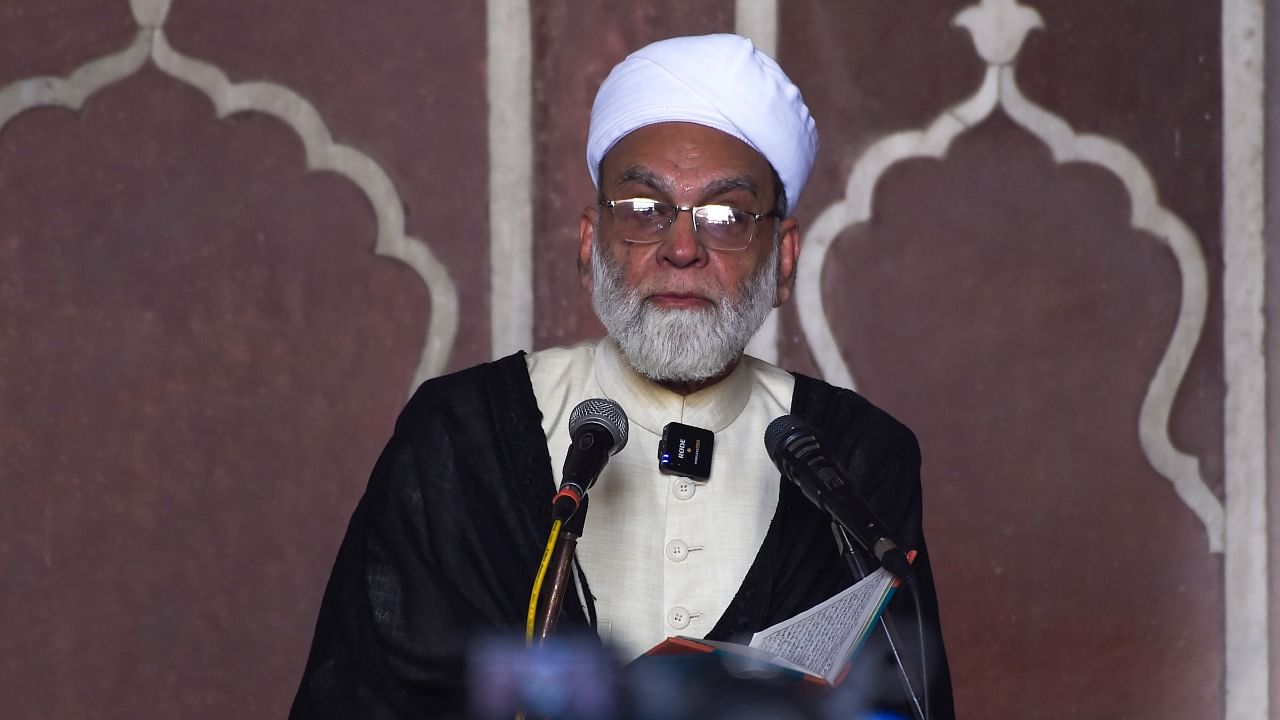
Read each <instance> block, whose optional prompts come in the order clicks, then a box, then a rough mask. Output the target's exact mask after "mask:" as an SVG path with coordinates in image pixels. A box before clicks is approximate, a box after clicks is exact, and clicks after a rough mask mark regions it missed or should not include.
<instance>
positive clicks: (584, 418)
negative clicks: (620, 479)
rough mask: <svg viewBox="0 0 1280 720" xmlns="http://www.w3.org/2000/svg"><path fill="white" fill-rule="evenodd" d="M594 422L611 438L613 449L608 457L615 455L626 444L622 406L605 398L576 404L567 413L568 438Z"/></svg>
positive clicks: (625, 422)
mask: <svg viewBox="0 0 1280 720" xmlns="http://www.w3.org/2000/svg"><path fill="white" fill-rule="evenodd" d="M589 422H594V423H596V424H598V425H600V426H602V427H604V429H605V430H608V431H609V434H610V435H612V436H613V449H612V450H610V452H609V454H610V455H616V454H617V453H618V451H619V450H621V449H622V448H623V447H625V446H626V444H627V436H628V434H629V430H628V425H627V414H626V413H625V412H623V411H622V406H621V405H619V404H618V403H616V402H614V401H612V400H608V399H606V398H588V399H586V400H583V401H582V402H580V403H578V405H577V406H576V407H575V408H574V409H573V411H572V412H570V413H569V436H570V437H573V435H574V433H576V432H577V431H578V428H580V427H582V426H583V425H584V424H585V423H589Z"/></svg>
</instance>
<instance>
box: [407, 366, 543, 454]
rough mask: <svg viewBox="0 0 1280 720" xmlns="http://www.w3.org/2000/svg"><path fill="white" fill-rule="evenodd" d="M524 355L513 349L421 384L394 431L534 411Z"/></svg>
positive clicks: (468, 421) (416, 429)
mask: <svg viewBox="0 0 1280 720" xmlns="http://www.w3.org/2000/svg"><path fill="white" fill-rule="evenodd" d="M524 357H525V355H524V352H516V353H513V354H511V355H508V356H506V357H504V358H500V359H498V360H494V361H492V362H486V363H481V364H479V365H473V366H472V367H469V368H466V369H463V370H458V371H456V372H453V373H449V374H448V375H441V376H440V377H435V378H431V379H430V380H427V381H426V382H424V383H422V384H421V385H419V386H418V389H417V390H415V391H414V393H413V396H412V397H411V398H410V399H409V402H408V403H407V404H406V405H405V407H404V409H403V410H402V411H401V412H400V417H399V418H398V419H397V420H396V429H395V432H396V434H397V435H402V436H412V435H414V434H415V431H418V430H421V429H422V428H424V427H429V426H435V425H437V424H438V423H441V422H457V423H461V424H462V425H463V426H465V425H471V424H473V423H475V422H476V421H477V420H490V419H492V418H493V417H494V416H495V414H496V415H499V416H501V415H505V414H508V413H510V412H517V413H520V412H525V413H527V412H528V411H530V410H532V411H533V412H534V413H536V412H537V406H536V404H535V403H534V401H533V391H532V389H531V388H530V385H529V372H528V369H527V368H526V365H525V360H524Z"/></svg>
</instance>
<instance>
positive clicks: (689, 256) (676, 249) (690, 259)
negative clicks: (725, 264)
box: [658, 208, 707, 267]
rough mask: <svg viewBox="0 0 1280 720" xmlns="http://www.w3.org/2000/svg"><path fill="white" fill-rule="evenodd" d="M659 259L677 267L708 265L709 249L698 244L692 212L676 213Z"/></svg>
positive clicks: (680, 211)
mask: <svg viewBox="0 0 1280 720" xmlns="http://www.w3.org/2000/svg"><path fill="white" fill-rule="evenodd" d="M658 258H659V260H662V261H665V262H667V263H670V264H671V265H673V266H675V267H689V266H691V265H697V264H699V263H706V260H707V249H706V248H704V247H703V246H702V243H700V242H698V233H697V230H695V229H694V226H693V211H692V210H689V209H688V208H680V210H679V211H678V212H677V213H676V219H675V222H673V223H671V227H669V228H667V231H666V237H664V238H663V239H662V243H661V244H660V245H659V247H658Z"/></svg>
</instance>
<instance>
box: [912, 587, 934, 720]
mask: <svg viewBox="0 0 1280 720" xmlns="http://www.w3.org/2000/svg"><path fill="white" fill-rule="evenodd" d="M907 588H908V589H910V590H911V604H912V605H914V606H915V608H916V630H917V632H919V634H920V683H921V686H922V688H923V689H924V717H925V720H929V659H928V658H927V657H925V654H924V610H923V609H922V608H921V607H920V590H919V588H917V587H916V576H915V573H912V574H911V575H910V576H909V577H908V578H907Z"/></svg>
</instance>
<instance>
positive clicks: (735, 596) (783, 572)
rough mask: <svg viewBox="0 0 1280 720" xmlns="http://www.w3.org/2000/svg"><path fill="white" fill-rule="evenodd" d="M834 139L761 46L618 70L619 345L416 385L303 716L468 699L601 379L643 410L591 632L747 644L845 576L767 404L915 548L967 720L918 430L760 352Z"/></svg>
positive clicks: (598, 503) (732, 46) (619, 487)
mask: <svg viewBox="0 0 1280 720" xmlns="http://www.w3.org/2000/svg"><path fill="white" fill-rule="evenodd" d="M816 150H817V133H816V129H815V127H814V123H813V120H812V119H811V118H810V116H809V112H808V109H807V108H806V107H805V105H804V102H803V100H802V99H801V98H800V94H799V91H798V90H797V89H796V87H795V86H794V85H793V84H792V83H791V81H790V80H789V79H788V78H787V77H786V75H785V74H783V72H782V70H781V69H780V68H779V67H778V66H777V64H776V63H774V62H773V61H772V60H771V59H770V58H768V57H767V56H765V55H763V54H762V53H760V52H758V51H756V50H755V48H754V47H753V46H752V45H751V43H750V42H749V41H748V40H746V39H744V38H740V37H737V36H732V35H713V36H704V37H693V38H675V39H671V40H667V41H663V42H659V43H655V44H653V45H650V46H649V47H646V48H644V49H642V50H640V51H638V52H636V53H634V54H632V55H631V56H629V57H628V58H627V59H626V60H624V61H623V62H622V63H621V64H620V65H619V66H617V67H616V68H614V70H613V72H612V73H611V74H610V75H609V77H608V78H607V79H606V80H605V82H604V84H603V85H602V86H601V88H600V91H599V93H598V95H597V98H596V102H595V105H594V107H593V109H592V118H591V128H590V133H589V138H588V148H587V155H588V167H589V170H590V172H591V175H592V179H593V180H594V181H595V183H596V187H597V189H598V198H597V200H598V201H597V202H596V203H595V204H594V205H592V206H590V207H588V208H586V209H585V210H584V212H583V214H582V218H581V221H580V248H579V255H578V262H579V267H580V270H581V276H582V283H583V285H584V287H585V288H587V289H588V290H589V291H590V293H591V297H592V304H593V307H594V308H595V311H596V313H597V315H598V316H599V317H600V319H601V321H602V322H603V324H604V326H605V328H606V329H607V331H608V337H607V338H606V339H604V340H602V341H599V342H593V343H586V344H582V345H579V346H576V347H571V348H557V349H551V350H544V351H540V352H537V353H534V354H532V355H529V356H528V357H523V356H522V354H517V355H514V356H511V357H508V358H504V359H502V360H498V361H496V362H493V363H488V364H485V365H482V366H479V367H476V368H471V369H469V370H465V371H462V372H460V373H456V374H454V375H451V376H448V377H444V378H438V379H436V380H432V381H430V382H428V383H426V384H424V385H423V387H422V388H420V389H419V391H418V392H417V393H416V394H415V396H414V398H413V400H411V401H410V403H409V404H408V406H407V407H406V408H405V410H404V412H403V413H402V415H401V417H400V419H399V421H398V422H397V425H396V431H395V434H394V435H393V437H392V439H391V441H390V442H389V444H388V446H387V448H386V450H385V451H384V452H383V455H382V456H381V457H380V458H379V461H378V463H377V466H376V467H375V469H374V472H373V476H372V478H371V480H370V483H369V488H368V490H367V492H366V493H365V496H364V497H363V498H362V500H361V502H360V505H359V506H358V508H357V509H356V512H355V514H354V516H353V518H352V521H351V525H350V527H349V529H348V532H347V536H346V539H345V540H344V542H343V545H342V548H341V550H340V551H339V555H338V559H337V561H336V563H335V567H334V571H333V576H332V578H331V579H330V582H329V586H328V588H327V589H326V592H325V598H324V602H323V606H322V608H321V612H320V618H319V621H318V623H317V629H316V637H315V641H314V644H313V647H312V651H311V657H310V659H309V661H308V663H307V669H306V673H305V676H304V678H303V682H302V687H301V688H300V689H299V692H298V697H297V700H296V701H295V704H294V709H293V716H294V717H298V718H302V717H419V716H423V715H451V714H461V713H463V712H464V705H463V702H464V694H463V680H462V658H463V656H464V655H465V653H466V650H467V646H468V642H469V641H470V640H472V639H473V638H474V637H476V636H477V635H479V634H482V633H484V632H493V631H497V630H502V629H506V630H510V631H513V632H514V631H518V629H519V628H521V627H523V624H524V618H525V613H526V603H527V601H528V597H529V590H530V587H531V584H532V582H533V578H534V573H535V570H536V568H537V565H538V560H539V555H540V552H541V549H542V546H543V543H544V540H545V534H546V533H547V531H548V528H549V527H550V524H551V505H550V498H551V496H552V495H553V494H554V491H555V487H556V485H557V483H558V480H559V467H558V466H557V464H556V463H554V462H553V459H562V458H564V457H565V452H566V450H567V447H568V444H569V436H568V430H567V419H568V415H569V413H570V411H571V409H572V408H573V407H574V406H575V405H577V403H579V402H580V401H581V400H583V399H586V398H592V397H605V398H610V399H612V400H614V401H616V402H618V403H619V404H620V405H621V406H622V408H623V409H624V410H625V411H626V413H627V415H628V416H629V419H630V439H629V441H628V443H627V445H626V446H625V448H623V450H622V451H621V452H619V453H618V455H617V456H615V457H613V458H612V459H611V460H610V462H609V464H608V465H607V466H606V468H605V470H604V472H603V473H602V475H601V477H600V480H599V481H598V483H597V484H596V487H595V488H594V489H593V490H592V491H591V496H590V500H591V506H590V512H589V514H588V515H587V518H586V528H585V533H584V535H583V539H582V541H581V542H580V543H579V545H578V560H579V564H580V569H581V576H580V577H581V578H584V579H585V582H583V583H581V585H582V587H577V588H575V591H574V592H572V593H570V595H569V597H571V598H573V597H576V596H580V597H581V602H574V601H568V602H566V606H565V610H564V612H565V618H564V620H562V623H561V626H562V627H563V628H567V630H569V631H572V630H573V629H574V628H575V627H576V628H584V627H588V626H592V625H593V629H594V630H595V633H596V634H597V635H598V636H599V637H600V638H601V639H602V640H603V641H604V642H605V643H606V644H607V645H609V646H611V647H613V648H615V649H616V650H618V651H619V653H620V654H621V655H622V656H623V657H625V658H627V659H630V658H633V657H636V656H637V655H639V654H641V653H643V652H644V650H645V649H647V648H648V647H651V646H652V645H654V644H655V643H657V642H659V641H661V640H662V639H663V638H665V637H667V636H668V635H676V634H683V635H705V636H707V637H711V638H715V639H729V638H733V639H745V638H747V637H749V635H750V634H751V633H752V632H754V631H757V630H760V629H762V628H764V627H767V626H768V625H771V624H773V623H776V622H778V621H780V620H783V619H786V618H788V617H791V616H792V615H794V614H796V613H798V612H800V611H803V610H805V609H807V608H809V607H811V606H812V605H814V604H815V603H817V602H820V601H822V600H824V599H826V598H828V597H830V596H831V595H832V594H834V593H835V592H837V591H839V590H840V589H842V588H844V587H846V586H848V585H849V584H850V577H849V573H848V571H847V569H846V567H845V566H844V564H843V562H842V560H841V558H840V557H839V555H838V552H837V549H836V545H835V543H834V542H833V538H832V534H831V531H830V528H829V518H827V517H826V516H825V515H824V513H822V512H821V511H820V510H818V509H816V508H815V507H813V506H812V505H811V504H810V503H808V502H807V501H806V500H805V498H804V497H803V496H802V495H801V494H800V493H799V491H798V490H797V489H796V488H795V487H794V486H792V485H791V484H790V483H786V482H783V481H781V479H780V477H779V474H778V471H777V470H776V469H774V467H773V466H772V464H771V463H770V461H769V459H768V457H767V454H766V451H765V448H764V444H763V440H762V439H763V435H764V429H765V427H766V425H767V424H768V423H769V421H770V420H772V419H773V418H775V417H777V416H780V415H783V414H787V413H793V414H796V415H798V416H801V417H803V418H805V419H807V420H808V421H809V422H811V423H813V424H814V425H815V426H817V427H818V428H819V429H820V430H822V431H823V432H824V434H825V435H826V437H827V440H828V441H829V444H830V448H829V450H830V451H831V452H832V454H833V455H835V456H836V457H837V458H838V459H839V461H840V462H841V463H842V465H843V466H844V467H845V468H846V469H847V471H848V473H849V475H850V476H851V478H852V480H853V482H854V484H855V485H856V486H857V488H858V490H859V491H860V493H861V494H862V495H863V497H865V498H867V500H868V501H869V502H870V503H871V505H872V506H873V509H874V510H875V511H876V512H877V513H878V514H879V515H880V517H881V518H882V520H883V521H884V522H885V524H886V526H887V527H888V528H889V530H890V531H891V532H893V533H895V534H896V536H897V539H898V540H899V542H900V543H901V544H902V545H903V546H905V547H907V548H912V549H916V550H918V551H919V553H920V555H919V557H918V558H917V560H916V562H915V566H916V571H917V573H918V575H919V576H920V578H921V580H922V582H921V583H920V585H921V588H922V593H921V601H922V605H923V608H922V609H923V616H924V618H925V622H926V628H925V632H926V639H927V644H928V646H929V647H928V651H927V652H928V656H929V657H930V658H931V662H930V665H931V668H930V670H931V682H930V686H931V690H930V693H929V695H930V697H931V699H932V704H933V708H932V710H933V716H934V717H950V716H951V699H950V686H949V679H948V676H947V672H946V662H945V657H944V656H943V652H942V644H941V640H940V635H939V633H938V628H937V607H936V600H935V598H934V593H933V584H932V579H931V575H930V571H929V562H928V556H927V553H926V552H925V548H924V541H923V537H922V535H921V530H920V485H919V475H918V473H919V462H920V459H919V451H918V448H917V446H916V443H915V438H914V437H913V436H912V434H911V432H910V431H909V430H907V429H906V428H905V427H903V426H902V425H900V424H898V423H897V422H895V421H894V420H893V419H892V418H890V417H889V416H888V415H886V414H884V413H883V412H881V411H880V410H878V409H876V408H875V407H873V406H872V405H870V403H868V402H867V401H866V400H864V399H862V398H861V397H859V396H857V395H855V394H854V393H852V392H849V391H844V390H838V389H835V388H832V387H830V386H828V385H826V384H824V383H821V382H820V381H817V380H813V379H810V378H806V377H803V376H793V375H791V374H789V373H786V372H784V371H782V370H779V369H778V368H775V367H773V366H771V365H769V364H767V363H764V362H762V361H760V360H757V359H754V358H751V357H748V356H745V355H744V354H743V350H744V348H745V346H746V344H747V342H748V340H749V339H750V338H751V336H752V334H754V333H755V331H756V330H757V329H758V328H759V327H760V325H761V323H762V322H763V321H764V319H765V317H766V316H767V315H768V313H769V311H770V309H771V308H773V307H775V306H777V305H780V304H781V303H783V302H785V301H786V300H787V299H788V298H789V296H790V294H791V290H792V286H793V283H794V281H795V268H796V259H797V257H798V254H799V242H800V238H799V229H798V225H797V222H796V220H795V219H794V217H792V211H793V209H794V207H795V204H796V202H797V200H798V199H799V197H800V193H801V190H802V189H803V187H804V184H805V182H806V180H807V177H808V174H809V171H810V169H811V168H812V166H813V160H814V155H815V154H816ZM810 281H811V282H814V281H816V279H812V278H811V279H810ZM673 421H674V422H679V423H683V424H684V425H690V426H696V427H699V428H702V429H704V430H706V431H709V432H711V433H714V452H713V457H712V460H711V469H710V473H709V477H707V478H702V479H692V478H687V477H681V476H677V475H668V474H663V473H662V472H660V471H659V469H658V467H657V461H656V457H657V446H658V441H659V438H660V437H661V435H662V432H663V428H664V427H665V426H666V425H667V423H670V422H673ZM903 595H905V593H904V594H903ZM894 606H895V614H902V613H901V611H899V610H897V609H896V608H898V607H899V606H901V607H905V608H907V610H906V612H905V614H902V619H901V620H900V621H899V624H900V625H909V627H907V628H903V630H904V636H905V637H908V638H911V639H912V640H913V642H911V643H910V648H911V651H910V652H904V654H907V655H909V656H910V657H911V658H915V659H916V660H918V652H915V647H916V643H915V642H914V639H915V638H916V637H917V635H916V633H915V627H916V624H915V616H914V614H912V613H911V612H910V609H909V608H910V606H909V603H907V602H906V600H905V599H903V600H899V601H897V602H895V604H894ZM593 616H594V623H591V622H590V621H589V620H588V618H590V617H593ZM908 630H909V632H908ZM863 655H864V656H866V657H870V658H871V660H869V661H866V662H863V663H860V665H859V669H858V670H856V671H855V673H861V674H863V675H867V674H870V673H879V672H881V671H882V670H883V668H882V667H881V666H880V665H879V663H880V662H881V661H882V659H883V655H882V653H881V650H880V649H879V648H871V649H869V650H868V651H867V652H864V653H863ZM887 677H888V681H887V683H888V684H890V685H891V686H892V687H891V688H890V689H893V690H896V683H897V680H896V679H894V677H893V675H892V674H889V675H888V676H887ZM917 677H918V676H917ZM875 682H879V683H882V684H884V681H882V680H881V679H880V678H879V677H877V679H876V680H875Z"/></svg>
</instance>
